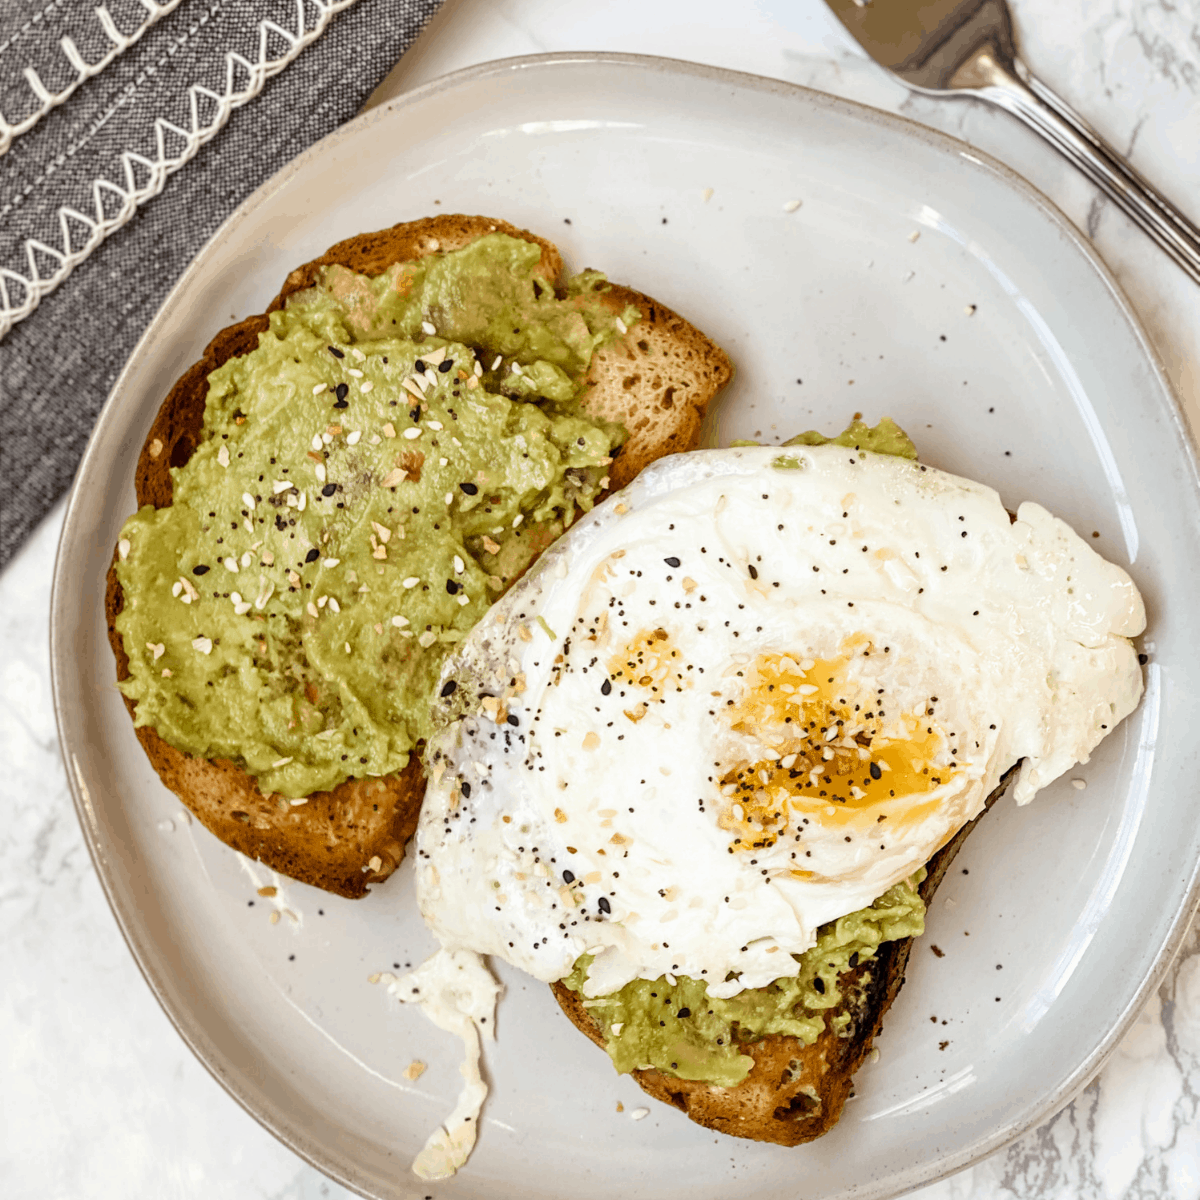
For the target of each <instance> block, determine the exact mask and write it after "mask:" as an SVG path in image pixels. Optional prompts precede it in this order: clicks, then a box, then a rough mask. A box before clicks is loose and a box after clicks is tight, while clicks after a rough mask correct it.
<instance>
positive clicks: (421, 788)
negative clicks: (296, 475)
mask: <svg viewBox="0 0 1200 1200" xmlns="http://www.w3.org/2000/svg"><path fill="white" fill-rule="evenodd" d="M492 232H499V233H506V234H509V235H510V236H513V237H520V238H523V239H524V240H526V241H529V242H533V243H535V244H536V245H538V246H540V247H541V249H542V257H541V261H540V262H539V268H540V271H541V273H542V274H543V275H544V276H545V278H546V280H547V281H548V282H550V283H554V282H556V281H558V280H559V279H560V278H561V276H562V273H563V263H562V258H561V256H560V255H559V252H558V250H557V248H556V247H555V246H554V245H553V244H552V243H550V242H548V241H547V240H546V239H544V238H541V237H538V236H537V235H536V234H532V233H529V232H527V231H526V230H523V229H518V228H517V227H515V226H513V225H510V224H509V223H508V222H506V221H501V220H498V219H495V218H491V217H483V216H464V215H461V214H443V215H439V216H434V217H426V218H423V219H421V220H417V221H408V222H402V223H400V224H398V225H395V226H392V227H391V228H390V229H384V230H379V231H377V232H374V233H365V234H359V235H357V236H355V237H352V238H348V239H347V240H345V241H342V242H338V243H337V244H336V245H334V246H331V247H330V248H329V249H328V250H327V251H326V252H325V253H324V254H323V255H322V256H321V257H320V258H318V259H314V260H313V261H312V262H309V263H306V264H304V265H303V266H301V267H297V268H296V269H295V270H293V271H292V272H291V273H290V274H289V275H288V277H287V279H286V280H285V282H284V285H283V288H282V289H281V291H280V293H279V295H278V296H276V297H275V299H274V300H273V301H272V302H271V303H270V305H269V306H268V308H267V312H268V313H270V312H274V311H276V310H277V309H279V308H281V307H282V306H283V304H284V302H285V301H286V299H287V297H288V296H290V295H291V294H292V293H293V292H296V291H300V290H302V289H304V288H307V287H311V286H312V285H313V283H315V281H316V277H317V272H318V269H319V268H320V267H322V266H325V265H329V264H333V263H338V264H340V265H342V266H345V267H348V268H349V269H351V270H354V271H358V272H360V273H363V274H379V273H380V272H382V271H384V270H386V269H387V268H388V267H389V266H391V265H392V264H393V263H396V262H406V261H411V260H414V259H418V258H422V257H424V256H426V255H428V254H434V253H437V252H438V251H439V250H455V249H458V248H460V247H461V246H465V245H467V244H468V243H469V242H471V241H473V240H475V239H476V238H478V237H482V236H483V235H484V234H487V233H492ZM606 295H607V293H606ZM609 302H610V303H611V305H612V306H613V307H614V308H618V309H619V308H623V307H624V305H625V304H626V303H633V304H636V305H637V306H638V307H639V309H641V310H642V312H643V315H644V316H645V318H646V319H645V321H643V322H639V323H638V325H637V326H635V327H634V330H632V331H631V332H630V334H629V335H627V336H626V337H625V338H624V339H622V342H620V343H617V344H616V345H618V346H623V345H624V344H625V343H629V347H628V348H627V350H626V351H625V352H622V353H621V354H620V355H619V356H618V355H616V354H613V355H611V356H610V358H611V359H612V360H613V361H615V359H616V358H617V357H620V359H621V360H622V361H623V362H624V363H625V364H630V363H633V364H635V365H636V364H637V363H638V361H639V360H640V359H642V358H645V357H647V355H648V356H649V357H650V358H651V359H653V360H654V361H653V366H654V367H656V368H659V369H660V370H661V368H662V360H663V359H664V358H665V357H667V356H668V355H667V351H668V350H669V349H670V348H671V339H672V338H675V337H678V338H683V339H686V342H685V343H681V345H685V350H681V356H682V357H683V358H684V359H688V360H689V361H691V360H694V361H695V362H696V363H697V364H698V365H699V366H700V367H701V368H702V371H701V373H702V374H703V376H704V379H705V380H707V385H706V386H707V387H708V390H707V391H705V390H704V386H705V385H701V386H700V387H697V386H696V383H695V380H693V379H690V378H689V380H687V381H685V384H684V390H685V391H686V401H684V400H683V399H681V400H680V401H679V402H678V411H677V413H676V418H677V420H676V422H675V424H676V425H677V426H678V428H677V430H676V429H672V428H670V422H669V420H662V419H657V420H656V421H654V422H653V423H648V424H646V425H643V427H642V429H641V431H640V433H638V434H635V433H634V431H633V430H630V433H631V437H630V439H629V442H627V443H626V446H625V447H624V448H623V453H622V455H621V456H620V457H619V458H618V459H617V460H616V462H614V464H613V471H612V472H610V476H611V486H612V487H613V488H616V487H620V486H622V485H623V483H624V482H627V481H628V479H629V478H632V477H633V474H636V470H640V467H641V466H642V465H645V464H646V463H648V462H651V461H653V460H654V459H655V458H658V457H661V456H662V454H666V453H673V452H675V451H676V450H687V449H694V448H695V445H696V440H697V435H698V432H699V422H700V419H701V417H703V414H704V410H705V409H706V408H707V405H708V402H709V401H710V400H711V399H712V397H713V395H715V393H716V391H717V390H718V389H719V388H720V387H721V386H722V385H723V384H724V383H725V382H726V381H727V380H728V378H729V376H730V374H731V369H730V367H729V362H728V359H727V358H726V357H725V355H724V353H723V352H722V351H721V350H720V349H719V348H718V347H717V346H715V345H714V344H713V343H712V342H710V341H709V340H708V339H707V338H705V337H704V335H703V334H701V333H700V332H699V331H698V330H696V329H694V328H693V327H692V326H691V325H689V324H688V323H687V322H686V321H683V320H682V318H680V317H678V316H677V315H676V314H674V313H673V312H671V310H670V309H667V308H666V307H665V306H662V305H656V304H655V302H654V301H652V300H650V299H649V297H646V296H642V295H641V294H640V293H637V292H633V291H631V290H629V289H625V288H616V287H614V288H613V289H612V295H611V300H610V301H609ZM267 324H268V322H267V316H266V314H259V315H257V316H253V317H247V318H246V319H245V320H242V321H239V322H237V323H236V324H234V325H231V326H229V327H227V328H226V329H223V330H222V331H221V332H220V333H218V334H217V335H216V336H215V337H214V338H213V339H212V341H211V342H209V344H208V346H207V347H206V348H205V351H204V354H203V356H202V357H201V359H200V361H199V362H197V363H194V364H193V365H192V366H191V367H190V368H188V370H187V371H185V372H184V373H183V375H181V376H180V378H179V379H178V380H177V381H176V382H175V384H174V386H173V387H172V388H171V390H170V392H168V394H167V396H166V399H165V400H164V401H163V403H162V405H161V406H160V408H159V411H158V414H157V416H156V417H155V420H154V423H153V424H152V425H151V428H150V432H149V433H148V435H147V437H146V441H145V443H144V444H143V446H142V450H141V453H140V455H139V456H138V463H137V467H136V469H135V473H134V485H135V491H136V494H137V502H138V505H139V507H140V506H142V505H145V504H152V505H154V506H155V507H156V508H163V507H165V506H166V505H168V504H170V503H171V498H172V480H171V474H170V468H172V467H181V466H183V465H184V464H185V463H186V462H187V461H188V459H189V458H190V457H191V455H192V451H193V450H194V449H195V446H196V443H197V442H198V440H199V437H200V433H201V430H202V428H203V424H204V408H205V402H206V399H207V395H208V385H207V380H208V376H209V375H210V374H211V373H212V372H213V371H215V370H216V369H217V368H218V367H220V366H222V365H223V364H224V363H226V362H228V361H229V360H230V359H231V358H235V357H237V356H239V355H241V354H245V353H247V352H249V351H250V350H253V349H254V348H255V347H256V346H257V345H258V335H259V334H260V333H261V332H262V331H263V330H265V329H266V328H267ZM635 335H636V336H635ZM639 342H645V344H646V347H647V349H646V350H645V351H643V350H642V349H641V348H640V347H639V345H638V343H639ZM613 350H614V347H612V346H609V347H605V349H604V350H603V351H601V352H599V353H598V355H597V357H599V356H600V355H601V354H605V353H606V352H608V351H613ZM702 351H706V352H707V357H705V356H704V354H703V353H702ZM697 356H699V357H697ZM593 373H594V375H595V377H594V378H593ZM657 377H658V376H657V375H655V376H654V378H657ZM625 378H628V374H626V375H625V376H623V377H622V378H621V380H620V381H617V382H616V383H615V385H614V375H613V372H612V371H611V370H610V369H609V360H607V359H606V361H605V362H604V363H601V364H600V365H599V366H597V364H596V363H595V362H594V363H593V371H592V372H589V378H588V381H587V382H588V385H589V390H588V392H587V394H586V396H585V399H584V403H585V405H587V406H589V407H590V408H591V410H592V411H596V412H598V415H602V416H606V417H608V418H609V419H612V420H620V419H621V414H622V413H623V412H629V413H632V412H634V411H636V409H637V407H638V405H637V403H636V397H637V396H638V395H639V394H640V393H638V392H637V391H636V385H635V386H634V387H632V388H625V387H624V379H625ZM617 388H620V390H621V393H622V394H621V395H620V396H612V397H610V395H609V393H610V392H615V391H616V389H617ZM669 388H670V383H669V382H668V383H667V384H665V385H663V387H662V391H661V393H660V394H658V395H657V396H656V397H655V398H654V403H655V404H656V405H658V406H659V409H660V411H661V412H662V413H663V414H670V413H671V411H672V409H674V408H676V401H675V398H674V396H673V395H664V394H663V393H665V392H666V391H667V390H668V389H669ZM627 396H628V397H633V398H634V399H635V402H633V403H629V402H628V401H627V400H626V397H627ZM663 425H666V426H668V434H669V436H666V437H664V438H663V439H662V442H663V445H662V448H661V449H656V448H655V447H653V446H652V445H651V439H652V437H653V435H654V434H655V433H656V432H657V431H658V430H659V428H660V426H663ZM634 463H636V464H638V466H637V467H636V469H633V470H630V467H631V466H632V464H634ZM113 561H114V563H115V562H116V555H115V552H114V558H113ZM123 605H124V595H123V593H122V590H121V586H120V584H119V583H118V582H117V578H116V573H115V570H114V568H112V567H110V569H109V572H108V578H107V581H106V587H105V606H104V607H105V617H106V621H107V626H108V640H109V644H110V645H111V646H112V650H113V655H114V657H115V659H116V664H117V678H118V680H124V679H126V678H128V676H129V659H128V656H127V655H126V653H125V648H124V646H123V645H122V642H121V637H120V635H119V634H118V633H117V631H116V624H115V622H116V617H117V615H118V614H119V613H120V611H121V609H122V607H123ZM125 704H126V707H127V708H128V710H129V713H130V716H131V717H132V716H133V715H134V713H135V709H136V705H135V704H134V703H133V702H132V701H130V700H128V699H126V701H125ZM136 733H137V737H138V740H139V741H140V742H141V744H142V747H143V749H144V750H145V752H146V755H147V757H148V758H149V759H150V762H151V765H152V766H153V767H154V769H155V771H156V772H157V773H158V776H159V778H160V779H161V780H162V781H163V783H164V784H165V785H166V786H167V787H168V788H170V790H171V791H173V792H174V793H175V794H176V795H177V796H179V798H180V799H181V800H182V801H183V802H184V804H185V805H187V807H188V808H189V809H190V810H191V811H192V812H193V813H194V814H195V815H196V817H197V818H198V819H199V820H200V822H201V823H202V824H203V825H204V826H205V827H206V828H208V829H209V830H210V831H211V832H212V833H213V834H215V835H216V836H217V837H218V838H219V839H220V840H221V841H223V842H224V843H225V844H226V845H228V846H231V847H232V848H233V849H235V850H238V851H240V852H241V853H243V854H245V855H247V856H248V857H251V858H257V859H259V860H261V861H262V862H263V863H265V864H266V865H267V866H269V867H271V868H272V869H274V870H277V871H280V872H281V873H283V874H285V875H288V876H290V877H291V878H293V879H298V880H300V881H301V882H304V883H309V884H312V885H313V886H315V887H319V888H323V889H324V890H325V891H329V892H334V893H336V894H338V895H341V896H346V897H349V898H358V897H361V896H363V895H365V894H366V893H367V891H368V890H369V887H368V885H370V884H372V883H378V882H382V881H383V880H384V879H386V878H387V877H388V876H389V875H390V874H391V873H392V872H393V871H394V870H395V869H396V867H398V866H399V865H400V862H401V860H402V859H403V857H404V845H405V843H406V842H407V841H408V839H409V838H410V837H411V836H412V834H413V832H414V831H415V829H416V825H417V818H418V815H419V813H420V807H421V800H422V798H423V796H424V793H425V778H424V774H423V772H422V770H421V766H420V763H419V761H418V759H417V756H416V755H415V754H414V755H412V757H411V758H410V759H409V762H408V765H407V766H406V767H405V768H404V770H403V771H401V772H399V773H397V774H393V775H389V776H385V777H384V778H382V779H363V780H358V779H350V780H347V781H346V782H345V783H342V784H340V785H339V786H338V787H336V788H334V789H333V790H332V791H329V792H316V793H314V794H312V795H311V796H309V797H308V800H307V802H306V803H305V804H300V805H292V804H290V803H289V802H288V801H287V800H285V799H283V798H282V797H279V796H264V795H263V794H262V792H261V791H260V790H259V789H258V787H257V785H256V783H255V781H254V780H253V778H252V777H251V776H249V775H247V774H246V772H245V771H243V770H242V769H241V768H240V767H238V766H237V765H236V764H234V763H232V762H229V761H228V760H224V759H217V760H209V759H200V758H195V757H192V756H190V755H187V754H183V753H182V752H180V751H178V750H176V749H175V748H174V747H172V746H170V745H168V743H167V742H165V741H164V740H163V739H162V738H161V737H159V735H158V734H157V733H156V732H155V731H154V730H153V729H152V728H151V727H149V726H142V727H139V728H137V729H136Z"/></svg>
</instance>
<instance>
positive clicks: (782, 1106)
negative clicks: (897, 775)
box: [550, 766, 1016, 1146]
mask: <svg viewBox="0 0 1200 1200" xmlns="http://www.w3.org/2000/svg"><path fill="white" fill-rule="evenodd" d="M1015 772H1016V767H1015V766H1014V767H1012V768H1010V769H1009V770H1008V771H1007V772H1006V773H1005V774H1004V776H1003V777H1002V778H1001V780H1000V783H999V784H998V785H997V786H996V788H995V789H994V790H993V791H992V793H991V795H990V796H988V798H987V800H986V802H985V804H986V807H985V808H984V811H983V812H982V813H980V814H979V816H978V817H976V818H975V820H973V821H971V822H969V823H968V824H967V825H965V826H963V828H962V829H960V830H959V831H958V833H957V834H955V836H954V837H953V838H952V839H951V840H950V841H949V842H947V843H946V845H945V846H943V847H942V848H941V849H940V850H939V851H938V852H937V854H935V855H934V856H933V858H931V859H930V860H929V863H928V865H927V868H926V870H927V872H928V874H927V875H926V877H925V880H924V882H923V883H922V884H921V885H920V888H919V889H918V891H919V892H920V895H921V899H922V900H924V901H925V904H926V907H928V906H929V905H930V903H931V902H932V900H933V894H934V892H935V891H936V890H937V887H938V884H940V883H941V881H942V878H943V877H944V876H945V874H946V870H947V868H948V867H949V865H950V863H951V861H952V860H953V858H954V856H955V855H956V854H957V853H958V851H959V849H960V848H961V846H962V844H963V842H964V841H966V839H967V837H968V836H969V835H970V833H971V831H972V830H973V829H974V828H975V827H976V826H977V825H978V824H979V822H980V821H981V820H982V818H983V816H984V815H985V814H986V812H987V810H988V809H989V808H991V807H992V805H993V804H994V803H995V802H996V801H997V800H998V799H999V798H1000V797H1001V796H1002V795H1003V794H1004V791H1005V789H1006V788H1007V787H1008V784H1009V781H1010V780H1011V779H1012V777H1013V776H1014V774H1015ZM912 944H913V939H912V938H903V939H901V940H900V941H896V942H885V943H884V944H883V945H882V946H881V947H880V948H879V951H878V952H877V953H876V955H875V957H874V958H873V959H871V960H870V961H869V962H866V963H863V964H862V965H861V966H858V967H856V968H854V969H853V970H850V971H845V972H843V973H842V974H841V975H840V976H839V977H838V988H839V990H840V991H841V993H842V996H843V1001H842V1004H841V1005H840V1006H839V1007H838V1008H837V1009H836V1010H834V1012H832V1013H830V1014H829V1015H830V1016H832V1015H834V1014H835V1013H841V1012H848V1013H849V1014H850V1024H849V1025H848V1026H847V1028H846V1030H845V1032H844V1033H843V1034H841V1035H839V1034H837V1033H834V1032H833V1030H832V1029H831V1028H830V1022H828V1021H827V1022H826V1027H825V1030H824V1032H823V1033H822V1034H821V1035H820V1037H818V1038H817V1040H816V1041H815V1042H814V1043H813V1044H812V1045H811V1046H809V1045H805V1044H804V1043H803V1042H802V1041H800V1040H799V1039H798V1038H794V1037H785V1036H783V1035H781V1034H772V1035H770V1036H768V1037H765V1038H761V1039H760V1040H758V1041H756V1042H750V1043H747V1044H744V1045H743V1046H742V1047H741V1049H742V1052H743V1053H744V1054H748V1055H749V1056H750V1057H751V1058H753V1059H754V1066H753V1067H752V1068H751V1069H750V1073H749V1074H748V1075H747V1076H746V1078H745V1079H744V1080H742V1082H741V1083H739V1084H738V1085H737V1086H736V1087H731V1088H723V1087H714V1086H712V1085H711V1084H708V1083H705V1082H703V1081H698V1080H688V1079H678V1078H676V1077H675V1076H673V1075H668V1074H666V1073H664V1072H662V1071H657V1070H646V1071H634V1072H633V1077H634V1079H636V1080H637V1082H638V1085H639V1086H640V1087H641V1088H642V1090H643V1091H644V1092H647V1093H648V1094H649V1095H651V1096H653V1097H654V1098H655V1099H656V1100H662V1101H663V1102H664V1103H666V1104H670V1105H673V1106H674V1107H675V1108H678V1109H680V1110H682V1111H683V1112H684V1113H686V1114H687V1116H688V1117H689V1118H690V1119H691V1120H693V1121H695V1122H696V1123H697V1124H699V1125H703V1126H705V1127H706V1128H708V1129H715V1130H717V1131H718V1132H720V1133H728V1134H731V1135H733V1136H734V1137H741V1138H748V1139H750V1140H752V1141H758V1142H775V1143H776V1144H778V1145H781V1146H798V1145H800V1144H801V1143H803V1142H811V1141H813V1139H815V1138H818V1137H820V1136H821V1135H822V1134H824V1133H827V1132H828V1131H829V1130H830V1129H832V1128H833V1126H834V1125H836V1124H837V1121H838V1118H839V1117H840V1116H841V1114H842V1108H843V1106H844V1105H845V1103H846V1100H847V1098H848V1097H849V1095H850V1090H851V1087H852V1086H853V1082H854V1073H855V1071H857V1070H858V1068H859V1067H860V1066H861V1065H862V1062H863V1060H864V1059H865V1058H866V1056H867V1055H868V1054H869V1053H870V1051H871V1046H872V1043H873V1042H874V1039H875V1037H876V1036H877V1035H878V1033H879V1031H880V1029H881V1028H882V1025H883V1017H884V1014H885V1013H886V1012H887V1010H888V1009H889V1008H890V1007H891V1004H892V1001H893V1000H894V999H895V998H896V995H897V993H898V992H899V991H900V987H901V985H902V984H903V983H904V970H905V967H906V966H907V965H908V956H909V953H910V951H911V949H912ZM550 987H551V990H552V991H553V992H554V996H555V999H556V1000H557V1001H558V1003H559V1006H560V1007H561V1008H562V1010H563V1012H565V1013H566V1014H567V1016H568V1017H569V1018H570V1020H571V1021H572V1022H573V1024H574V1025H575V1026H576V1027H577V1028H578V1029H579V1030H580V1031H581V1032H583V1033H584V1034H586V1035H587V1036H588V1037H589V1038H590V1039H591V1040H592V1041H593V1042H595V1043H596V1045H597V1046H599V1047H600V1048H601V1049H603V1048H604V1045H605V1043H604V1036H603V1033H602V1032H601V1029H600V1027H599V1026H598V1025H597V1024H596V1022H595V1021H593V1020H592V1017H591V1014H590V1013H589V1012H588V1010H587V1009H586V1008H584V1007H583V1003H582V999H583V998H582V996H581V995H580V994H579V993H578V992H574V991H572V990H571V989H570V988H568V987H566V986H565V985H564V984H562V983H553V984H551V985H550Z"/></svg>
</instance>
